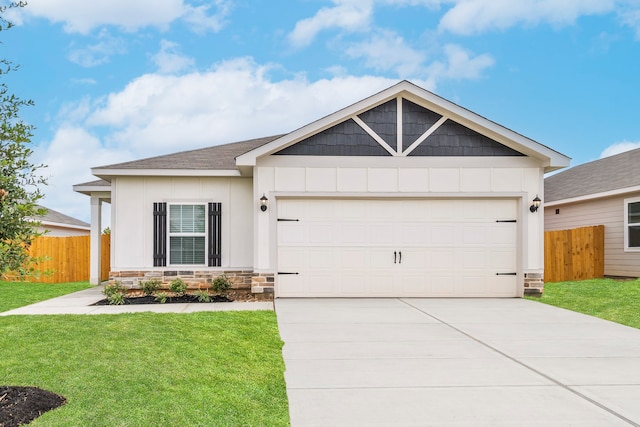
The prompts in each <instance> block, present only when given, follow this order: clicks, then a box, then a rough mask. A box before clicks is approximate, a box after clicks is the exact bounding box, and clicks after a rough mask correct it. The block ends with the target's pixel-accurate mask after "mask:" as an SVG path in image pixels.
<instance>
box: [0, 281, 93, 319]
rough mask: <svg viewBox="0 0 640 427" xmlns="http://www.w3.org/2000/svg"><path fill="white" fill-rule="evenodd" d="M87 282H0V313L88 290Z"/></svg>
mask: <svg viewBox="0 0 640 427" xmlns="http://www.w3.org/2000/svg"><path fill="white" fill-rule="evenodd" d="M89 287H90V285H89V282H73V283H30V282H0V312H3V311H7V310H11V309H14V308H18V307H24V306H25V305H29V304H34V303H36V302H40V301H44V300H48V299H51V298H55V297H59V296H61V295H66V294H70V293H72V292H76V291H81V290H83V289H87V288H89Z"/></svg>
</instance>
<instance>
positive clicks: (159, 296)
mask: <svg viewBox="0 0 640 427" xmlns="http://www.w3.org/2000/svg"><path fill="white" fill-rule="evenodd" d="M167 298H169V294H168V293H166V292H158V293H157V294H156V301H158V302H159V303H160V304H164V303H165V302H167Z"/></svg>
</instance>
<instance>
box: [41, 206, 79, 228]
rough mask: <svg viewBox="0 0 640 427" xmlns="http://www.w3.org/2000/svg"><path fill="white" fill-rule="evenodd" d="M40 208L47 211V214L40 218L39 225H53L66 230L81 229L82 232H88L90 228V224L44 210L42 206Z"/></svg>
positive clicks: (51, 210)
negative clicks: (66, 228)
mask: <svg viewBox="0 0 640 427" xmlns="http://www.w3.org/2000/svg"><path fill="white" fill-rule="evenodd" d="M41 207H43V208H44V209H47V213H46V214H45V215H44V216H42V217H41V218H40V223H41V224H42V225H43V226H47V225H50V226H52V225H55V226H58V227H68V228H76V229H82V230H89V229H90V227H91V225H90V224H88V223H86V222H84V221H80V220H79V219H76V218H73V217H70V216H69V215H65V214H63V213H62V212H58V211H56V210H53V209H50V208H45V207H44V206H41Z"/></svg>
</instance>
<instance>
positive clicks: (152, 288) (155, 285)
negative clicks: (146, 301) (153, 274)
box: [140, 279, 162, 295]
mask: <svg viewBox="0 0 640 427" xmlns="http://www.w3.org/2000/svg"><path fill="white" fill-rule="evenodd" d="M161 284H162V282H161V281H160V280H158V279H150V280H145V281H144V282H142V284H141V285H140V287H141V288H142V293H143V294H145V295H153V294H154V293H155V292H156V291H157V290H158V289H160V285H161Z"/></svg>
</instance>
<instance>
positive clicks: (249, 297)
mask: <svg viewBox="0 0 640 427" xmlns="http://www.w3.org/2000/svg"><path fill="white" fill-rule="evenodd" d="M210 298H211V301H210V302H201V301H198V297H197V296H195V295H190V294H186V295H182V296H177V295H172V296H169V297H168V298H167V300H166V301H165V302H164V304H179V303H198V304H212V303H221V302H233V301H236V302H249V301H259V300H260V299H259V298H258V297H256V296H255V295H254V294H252V293H251V292H250V291H245V290H236V289H234V290H231V291H229V292H228V293H227V295H226V296H222V295H210ZM124 304H125V305H135V304H161V303H160V301H157V300H156V298H155V297H154V296H146V295H143V294H142V292H139V291H134V292H132V293H130V294H129V295H127V297H126V298H125V299H124ZM91 305H109V301H108V300H107V299H106V298H105V299H101V300H100V301H98V302H95V303H93V304H91ZM0 427H2V426H0Z"/></svg>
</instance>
